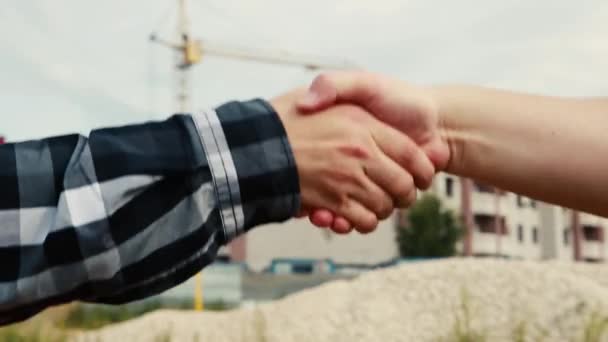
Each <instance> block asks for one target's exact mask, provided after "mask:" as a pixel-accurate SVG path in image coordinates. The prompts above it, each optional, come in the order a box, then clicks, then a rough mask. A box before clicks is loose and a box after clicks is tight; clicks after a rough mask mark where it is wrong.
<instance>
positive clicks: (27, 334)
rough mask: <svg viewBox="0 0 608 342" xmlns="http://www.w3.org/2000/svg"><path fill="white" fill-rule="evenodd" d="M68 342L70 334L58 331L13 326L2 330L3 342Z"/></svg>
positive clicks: (0, 334) (0, 333)
mask: <svg viewBox="0 0 608 342" xmlns="http://www.w3.org/2000/svg"><path fill="white" fill-rule="evenodd" d="M67 340H68V333H67V332H64V331H61V330H58V329H36V328H30V329H24V328H21V327H19V326H11V327H7V328H2V329H0V341H2V342H64V341H67Z"/></svg>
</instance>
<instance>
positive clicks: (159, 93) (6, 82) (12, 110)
mask: <svg viewBox="0 0 608 342" xmlns="http://www.w3.org/2000/svg"><path fill="white" fill-rule="evenodd" d="M190 3H191V4H190V8H191V13H190V16H191V22H192V28H193V31H194V32H195V34H196V36H198V37H201V38H203V39H204V40H208V41H215V42H221V43H223V44H228V45H230V44H235V45H238V46H246V47H250V48H256V47H258V48H263V49H264V50H268V49H272V50H274V49H276V50H289V51H296V52H297V51H299V52H301V53H303V54H306V55H318V56H326V57H335V58H336V59H342V58H348V59H350V60H352V61H354V62H356V63H357V64H359V65H360V66H363V67H366V68H368V69H371V70H375V71H379V72H384V73H389V74H392V75H395V76H398V77H401V78H404V79H408V80H410V81H415V82H424V83H434V82H467V83H477V84H485V85H492V86H500V87H506V88H511V89H519V90H529V91H535V92H542V93H550V94H564V95H566V94H571V95H600V94H603V95H606V93H608V86H607V82H606V81H605V79H606V76H605V75H608V63H607V62H606V61H607V60H608V44H607V43H606V42H607V41H608V21H607V20H605V18H607V17H608V3H606V2H603V1H601V0H594V1H585V2H575V1H567V0H558V1H551V0H538V1H534V2H530V1H524V0H509V1H481V0H462V1H450V2H448V1H439V0H409V1H402V0H384V1H382V0H373V1H372V0H335V1H326V0H308V1H288V0H257V1H242V0H204V1H203V0H191V1H190ZM171 4H172V1H171V0H146V1H143V0H132V1H119V0H112V1H104V2H95V3H91V2H85V1H77V0H64V1H61V2H58V1H56V0H31V1H27V2H26V1H21V2H16V3H15V4H14V5H13V6H11V7H5V8H3V10H2V11H1V12H0V25H1V29H0V44H1V45H0V75H2V77H0V91H2V95H0V96H1V98H2V103H3V105H4V106H3V107H4V108H3V109H4V113H6V114H2V116H1V117H2V118H3V119H4V120H3V124H2V126H0V131H2V132H3V133H5V134H7V135H8V136H9V138H12V139H22V138H29V137H36V136H41V135H50V134H56V133H65V132H70V131H80V132H86V131H87V130H88V129H91V128H94V127H96V126H99V125H113V124H122V123H126V122H131V121H141V120H145V119H148V118H150V117H152V116H155V117H161V116H166V115H168V114H170V112H172V108H174V107H173V100H172V90H173V83H172V74H171V71H170V66H171V63H172V57H171V54H170V53H169V52H168V51H165V50H163V49H162V48H160V47H151V46H150V44H149V43H148V42H147V36H148V34H149V33H150V32H151V31H152V30H153V29H155V28H156V26H158V25H159V21H160V22H164V25H162V26H163V31H162V32H163V33H166V34H171V33H172V32H173V27H172V23H171V22H170V21H167V20H164V21H163V20H160V19H161V18H162V17H163V16H164V12H165V11H166V10H167V8H170V7H171ZM173 8H174V7H173ZM172 17H173V18H175V15H172ZM192 76H193V83H194V92H193V93H194V95H195V100H196V103H197V105H198V107H200V106H210V105H215V104H218V103H220V102H223V101H227V100H231V99H243V98H249V97H255V96H263V97H268V96H272V95H273V94H277V93H279V92H281V91H284V90H286V89H287V88H290V87H293V86H296V85H300V84H303V83H306V82H308V81H309V80H310V79H311V78H312V76H314V74H312V73H309V72H306V71H303V70H300V69H296V68H285V67H278V66H271V65H263V64H259V63H246V62H238V61H231V60H226V59H222V58H217V57H213V56H206V58H205V60H204V62H203V63H202V64H201V65H199V66H197V67H196V69H195V70H194V71H193V74H192ZM150 108H154V114H151V113H150V112H149V109H150ZM32 117H35V118H36V119H37V122H40V123H44V124H43V125H40V126H41V127H33V126H32V124H31V122H32V120H31V119H32ZM51 118H52V119H51ZM7 120H8V121H7Z"/></svg>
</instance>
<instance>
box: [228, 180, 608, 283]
mask: <svg viewBox="0 0 608 342" xmlns="http://www.w3.org/2000/svg"><path fill="white" fill-rule="evenodd" d="M471 184H472V186H471V191H470V207H471V210H470V219H471V228H470V231H471V234H470V240H471V255H473V256H480V257H482V256H497V255H500V256H502V257H506V258H514V259H531V260H541V259H559V260H574V256H575V253H574V249H575V248H574V247H573V243H574V238H573V235H574V234H573V229H572V224H573V222H572V221H573V212H572V211H571V210H568V209H564V208H561V207H557V206H553V205H549V204H545V203H541V202H537V201H534V200H531V199H529V198H526V197H524V196H520V195H517V194H514V193H503V194H501V195H499V196H497V195H496V194H495V192H494V188H492V187H488V186H485V185H483V184H479V183H474V182H471ZM429 191H430V192H432V193H434V194H435V195H436V196H438V197H439V198H440V199H441V200H442V203H443V206H444V207H445V208H448V209H450V210H452V211H453V212H454V213H456V214H457V215H462V214H463V182H462V180H461V179H460V178H458V177H455V176H452V175H447V174H439V175H437V177H436V180H435V181H434V183H433V186H432V188H431V189H430V190H429ZM576 216H577V218H576V220H577V221H578V223H579V225H578V226H579V230H578V231H579V233H580V234H579V235H580V248H579V249H580V260H583V261H590V262H603V261H605V260H606V255H607V253H608V244H607V243H606V241H605V239H604V229H605V228H606V226H607V225H606V223H607V222H608V221H607V220H606V219H603V218H599V217H597V216H593V215H589V214H584V213H580V214H578V215H576ZM397 222H398V214H395V215H393V216H392V217H391V218H389V219H387V220H385V221H383V222H381V224H380V226H379V227H378V229H377V230H376V231H375V232H374V233H372V234H368V235H360V234H356V233H355V234H350V235H347V236H339V235H334V234H329V233H328V232H327V231H326V230H323V229H319V228H316V227H314V226H312V225H311V224H310V223H309V222H308V221H307V220H304V219H301V220H290V221H288V222H286V223H283V224H273V225H268V226H265V227H258V228H255V229H254V230H253V231H251V232H249V233H248V234H247V235H246V236H244V237H241V238H240V239H239V240H238V241H236V242H235V243H233V244H232V245H231V246H229V247H227V248H224V249H223V250H222V253H224V254H229V255H231V256H232V259H233V260H238V261H244V262H246V263H247V264H248V265H249V267H251V268H252V269H253V270H256V271H259V270H262V269H264V268H265V267H267V266H268V265H269V264H270V263H271V262H272V260H274V259H290V258H291V259H316V260H323V259H330V260H332V261H334V262H336V263H341V264H377V263H381V262H386V261H389V260H392V259H395V258H397V257H398V250H397V244H396V234H395V227H396V224H397ZM497 233H498V234H497ZM462 248H463V246H461V249H462Z"/></svg>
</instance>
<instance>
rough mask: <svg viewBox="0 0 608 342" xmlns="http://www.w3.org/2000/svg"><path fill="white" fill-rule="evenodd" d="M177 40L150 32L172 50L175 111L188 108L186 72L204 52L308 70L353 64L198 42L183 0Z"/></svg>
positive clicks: (155, 39)
mask: <svg viewBox="0 0 608 342" xmlns="http://www.w3.org/2000/svg"><path fill="white" fill-rule="evenodd" d="M177 32H178V41H177V42H172V41H169V40H166V39H163V38H161V37H159V36H158V35H157V34H156V33H152V34H151V35H150V40H151V41H152V42H155V43H159V44H161V45H164V46H166V47H169V48H171V49H173V50H175V51H176V56H177V59H178V61H177V65H176V71H177V76H178V93H177V102H178V107H179V110H180V111H182V112H186V111H188V110H189V109H190V108H189V106H190V104H189V100H190V94H189V71H190V70H191V68H192V67H193V66H195V65H196V64H198V63H200V62H201V61H202V58H203V56H205V55H214V56H218V57H225V58H231V59H240V60H246V61H255V62H262V63H268V64H278V65H285V66H294V67H303V68H305V69H308V70H313V71H314V70H320V69H332V70H338V69H350V68H354V65H353V64H352V63H350V62H348V61H346V60H342V61H337V62H335V61H330V60H328V59H327V58H321V57H315V56H305V55H300V54H294V53H289V52H279V51H263V50H259V49H256V50H252V49H247V48H242V47H236V46H229V45H224V44H214V43H211V42H202V41H200V40H197V39H194V38H193V37H192V36H191V34H190V29H189V19H188V15H187V11H186V0H178V19H177Z"/></svg>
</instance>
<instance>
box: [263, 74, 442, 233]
mask: <svg viewBox="0 0 608 342" xmlns="http://www.w3.org/2000/svg"><path fill="white" fill-rule="evenodd" d="M270 102H271V104H272V106H273V107H274V109H275V110H276V112H277V113H278V115H279V117H280V118H281V120H282V122H283V125H284V127H285V130H286V132H287V136H288V139H289V141H290V144H291V148H292V150H293V154H294V157H295V161H296V165H297V169H298V174H299V179H300V191H301V199H302V207H301V212H300V215H299V216H302V217H303V216H308V217H309V218H310V220H311V222H312V223H313V224H314V225H316V226H319V227H329V228H330V229H332V230H333V231H334V232H336V233H340V234H346V233H349V232H351V231H352V230H353V229H355V230H357V231H358V232H360V233H369V232H372V231H373V230H374V229H375V228H376V226H377V225H378V221H379V220H382V219H385V218H387V217H389V216H390V214H391V213H392V212H393V210H394V209H395V208H406V207H408V206H410V205H411V204H412V203H413V202H414V201H415V199H416V191H417V189H422V190H424V189H427V188H428V187H429V186H430V185H431V182H432V180H433V177H434V175H435V174H436V173H437V172H439V171H443V170H446V169H447V168H448V166H449V165H448V164H449V163H450V160H451V159H453V157H454V156H453V154H454V153H451V147H450V144H449V143H448V138H447V136H446V132H445V130H444V129H442V120H441V115H440V114H441V113H440V108H439V103H438V101H437V99H436V97H435V95H434V93H433V91H432V90H431V89H425V88H421V87H415V86H411V85H408V84H405V83H403V82H401V81H398V80H394V79H390V78H388V77H384V76H380V75H375V74H370V73H365V72H336V73H328V74H323V75H320V76H318V77H317V78H316V79H315V80H314V81H313V83H312V85H311V86H310V88H309V89H308V90H306V89H298V90H295V91H292V92H290V93H287V94H284V95H282V96H280V97H277V98H275V99H273V100H271V101H270Z"/></svg>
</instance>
